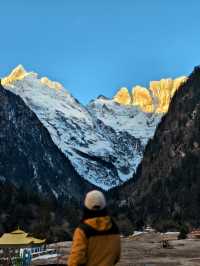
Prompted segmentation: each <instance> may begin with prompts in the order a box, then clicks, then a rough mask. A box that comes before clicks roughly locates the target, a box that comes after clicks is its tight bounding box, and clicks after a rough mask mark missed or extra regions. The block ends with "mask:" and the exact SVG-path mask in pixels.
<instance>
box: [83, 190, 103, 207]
mask: <svg viewBox="0 0 200 266" xmlns="http://www.w3.org/2000/svg"><path fill="white" fill-rule="evenodd" d="M84 205H85V207H86V208H87V209H89V210H94V211H95V210H102V209H104V208H105V207H106V199H105V196H104V194H103V193H102V192H101V191H98V190H92V191H90V192H88V193H87V194H86V197H85V201H84Z"/></svg>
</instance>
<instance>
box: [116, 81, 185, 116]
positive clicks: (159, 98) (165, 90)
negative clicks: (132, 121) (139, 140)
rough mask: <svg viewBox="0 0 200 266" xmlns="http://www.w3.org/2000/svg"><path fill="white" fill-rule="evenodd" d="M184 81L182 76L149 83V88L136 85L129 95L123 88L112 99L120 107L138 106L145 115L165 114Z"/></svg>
mask: <svg viewBox="0 0 200 266" xmlns="http://www.w3.org/2000/svg"><path fill="white" fill-rule="evenodd" d="M186 79H187V77H185V76H182V77H178V78H176V79H174V80H173V79H171V78H167V79H161V80H156V81H151V82H150V85H149V88H144V87H141V86H139V85H137V86H135V87H133V89H132V93H131V94H130V93H129V91H128V89H127V88H125V87H123V88H121V89H120V90H119V91H118V92H117V93H116V95H115V96H114V98H113V99H114V101H115V102H118V103H120V104H122V105H128V104H130V105H134V106H138V107H139V108H140V109H141V110H142V111H143V112H146V113H152V112H155V113H166V112H167V111H168V108H169V104H170V102H171V99H172V97H173V95H174V93H175V92H176V90H178V88H179V87H180V85H181V84H182V83H183V82H185V81H186Z"/></svg>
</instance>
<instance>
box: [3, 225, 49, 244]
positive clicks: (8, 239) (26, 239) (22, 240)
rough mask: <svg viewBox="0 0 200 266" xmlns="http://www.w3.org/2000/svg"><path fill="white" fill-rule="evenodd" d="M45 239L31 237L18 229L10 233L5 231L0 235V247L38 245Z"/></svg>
mask: <svg viewBox="0 0 200 266" xmlns="http://www.w3.org/2000/svg"><path fill="white" fill-rule="evenodd" d="M45 241H46V240H45V239H42V240H41V239H37V238H34V237H31V236H29V235H28V233H26V232H24V231H22V230H20V229H18V230H15V231H13V232H11V233H5V234H3V235H2V237H0V248H6V247H15V248H17V247H19V248H20V247H30V246H40V245H42V244H44V243H45Z"/></svg>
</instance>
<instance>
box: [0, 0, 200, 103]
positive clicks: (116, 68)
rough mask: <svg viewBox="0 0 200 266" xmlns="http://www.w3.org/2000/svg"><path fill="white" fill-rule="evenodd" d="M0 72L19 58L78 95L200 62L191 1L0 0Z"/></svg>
mask: <svg viewBox="0 0 200 266" xmlns="http://www.w3.org/2000/svg"><path fill="white" fill-rule="evenodd" d="M0 8H1V15H0V29H1V41H0V76H4V75H5V74H7V73H8V72H9V71H10V70H11V69H12V68H13V67H15V66H16V65H18V64H23V65H24V67H25V68H26V69H28V70H33V71H35V72H38V73H40V74H41V75H42V76H43V75H46V76H48V77H49V78H51V79H54V80H58V81H60V82H62V83H63V84H64V85H65V87H66V88H67V89H68V90H69V91H71V93H72V94H73V95H74V96H75V97H77V98H78V99H79V100H80V101H81V102H83V103H87V102H88V101H89V100H90V99H92V98H95V97H97V96H98V95H99V94H103V95H105V96H108V97H112V96H113V94H114V93H115V92H116V90H117V89H118V88H119V87H121V86H127V87H129V88H130V89H131V87H132V86H133V85H136V84H140V85H143V86H146V85H147V84H148V82H149V81H150V80H155V79H160V78H162V77H176V76H179V75H187V74H189V73H190V72H191V71H192V69H193V67H194V66H195V65H199V64H200V15H199V14H200V1H199V0H190V1H189V0H182V1H181V0H1V3H0Z"/></svg>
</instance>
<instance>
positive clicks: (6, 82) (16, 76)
mask: <svg viewBox="0 0 200 266" xmlns="http://www.w3.org/2000/svg"><path fill="white" fill-rule="evenodd" d="M30 74H33V75H37V74H36V73H33V72H27V71H26V70H25V69H24V67H23V66H22V65H18V66H17V67H16V68H14V69H13V71H12V72H11V73H10V75H8V76H7V77H5V78H3V79H2V80H1V84H2V85H3V86H12V85H13V84H14V82H15V81H16V80H23V79H24V78H25V77H26V76H28V75H30ZM40 81H41V83H42V84H44V85H46V86H47V87H48V88H50V89H55V90H61V89H62V88H63V86H62V84H60V83H59V82H56V81H51V80H50V79H48V78H47V77H43V78H41V79H40Z"/></svg>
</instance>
